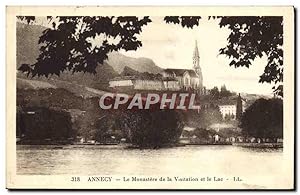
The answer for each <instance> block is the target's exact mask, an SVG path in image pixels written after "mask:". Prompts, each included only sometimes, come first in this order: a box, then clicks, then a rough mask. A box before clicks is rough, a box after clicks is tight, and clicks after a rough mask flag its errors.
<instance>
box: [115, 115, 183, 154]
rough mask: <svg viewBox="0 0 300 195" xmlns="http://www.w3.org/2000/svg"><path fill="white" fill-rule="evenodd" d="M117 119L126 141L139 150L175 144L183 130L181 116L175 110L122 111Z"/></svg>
mask: <svg viewBox="0 0 300 195" xmlns="http://www.w3.org/2000/svg"><path fill="white" fill-rule="evenodd" d="M119 117H121V120H119V121H120V123H121V126H122V129H124V130H125V132H126V135H127V139H128V140H129V141H130V142H131V143H132V144H133V145H136V146H138V147H140V148H148V147H151V148H159V147H163V146H170V145H172V144H175V143H176V142H177V141H178V138H179V137H180V135H181V133H182V130H183V122H182V116H181V114H180V113H179V112H178V111H175V110H155V111H153V110H138V111H124V112H122V114H121V115H120V116H119Z"/></svg>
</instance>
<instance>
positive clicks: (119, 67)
mask: <svg viewBox="0 0 300 195" xmlns="http://www.w3.org/2000/svg"><path fill="white" fill-rule="evenodd" d="M107 62H108V64H109V65H111V66H112V67H113V69H114V70H115V71H117V72H118V73H121V72H122V71H123V70H124V68H125V67H126V66H127V67H129V68H131V69H133V70H136V71H138V72H149V73H154V74H157V73H160V72H161V71H162V68H160V67H158V66H157V65H156V64H155V63H154V62H153V60H151V59H149V58H132V57H128V56H125V55H123V54H121V53H118V52H112V53H110V54H109V55H108V60H107Z"/></svg>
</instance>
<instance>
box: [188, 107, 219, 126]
mask: <svg viewBox="0 0 300 195" xmlns="http://www.w3.org/2000/svg"><path fill="white" fill-rule="evenodd" d="M222 119H223V118H222V114H221V112H220V110H219V107H218V106H213V105H211V106H209V107H207V108H201V109H200V112H198V111H196V110H188V111H187V112H186V113H184V121H185V122H186V123H187V124H188V126H191V127H197V128H204V129H206V128H208V127H209V126H210V125H212V124H214V123H219V122H222Z"/></svg>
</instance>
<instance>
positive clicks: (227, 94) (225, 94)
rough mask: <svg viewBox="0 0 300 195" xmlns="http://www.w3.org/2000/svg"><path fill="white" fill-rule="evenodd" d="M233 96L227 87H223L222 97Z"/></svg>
mask: <svg viewBox="0 0 300 195" xmlns="http://www.w3.org/2000/svg"><path fill="white" fill-rule="evenodd" d="M230 95H231V92H230V91H229V90H227V88H226V86H225V85H222V86H221V90H220V96H221V97H228V96H230Z"/></svg>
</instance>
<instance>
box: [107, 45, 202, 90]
mask: <svg viewBox="0 0 300 195" xmlns="http://www.w3.org/2000/svg"><path fill="white" fill-rule="evenodd" d="M141 74H143V73H141ZM109 87H111V88H122V87H126V88H132V89H134V90H159V91H162V90H167V91H179V90H182V91H196V92H199V93H201V92H202V90H203V76H202V71H201V67H200V56H199V50H198V46H197V41H196V44H195V48H194V53H193V68H192V69H175V68H167V69H164V70H163V72H162V74H161V77H152V78H145V77H143V76H139V75H132V76H130V77H128V76H127V77H116V78H114V79H112V80H111V81H110V82H109Z"/></svg>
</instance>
